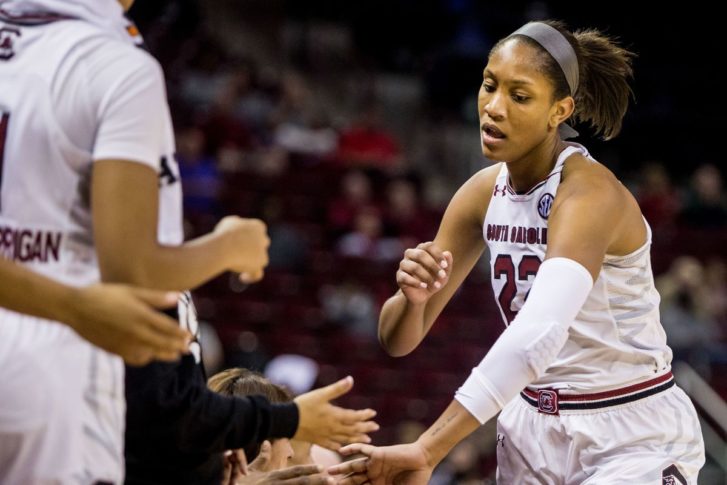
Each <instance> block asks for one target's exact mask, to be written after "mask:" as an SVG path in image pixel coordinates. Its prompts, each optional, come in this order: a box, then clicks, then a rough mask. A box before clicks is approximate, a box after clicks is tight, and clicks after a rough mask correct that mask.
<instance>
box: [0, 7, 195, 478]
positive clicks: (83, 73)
mask: <svg viewBox="0 0 727 485" xmlns="http://www.w3.org/2000/svg"><path fill="white" fill-rule="evenodd" d="M104 1H105V3H103V4H101V2H98V4H93V3H89V4H88V6H89V7H91V9H90V10H93V11H94V12H96V11H98V13H99V19H100V20H99V23H103V22H104V21H105V20H109V22H108V23H109V24H113V23H114V22H112V20H114V19H110V18H107V17H104V15H101V14H102V13H105V12H106V11H107V10H108V11H113V12H115V13H116V15H117V19H116V20H118V23H119V25H120V26H121V28H120V29H119V31H113V30H112V29H108V30H104V29H103V28H101V27H99V26H97V25H96V24H94V23H92V22H87V21H82V20H74V19H69V18H68V17H63V16H61V15H54V14H46V13H43V14H22V15H15V14H13V15H11V14H10V13H8V11H6V10H5V7H6V4H5V3H3V5H2V8H0V257H5V258H8V259H12V260H15V261H17V262H18V263H20V264H23V265H26V266H28V267H30V268H31V269H32V270H34V271H37V272H39V273H42V274H44V275H45V276H47V277H50V278H53V279H55V280H59V281H62V282H64V283H67V284H71V285H79V286H80V285H86V284H90V283H94V282H97V281H98V280H99V271H98V265H97V258H96V252H95V250H94V244H93V230H92V220H91V208H90V183H91V173H92V167H93V161H94V160H104V159H114V160H128V161H130V162H131V163H141V164H144V165H147V166H149V167H151V169H152V170H154V171H155V172H156V173H157V174H158V178H159V192H160V195H159V197H160V200H159V226H158V239H159V241H160V242H162V243H165V244H170V245H174V244H179V243H181V242H182V218H181V215H182V214H181V188H180V185H181V184H180V183H179V170H178V167H177V165H176V162H175V160H174V158H173V154H174V134H173V130H172V125H171V118H170V115H169V109H168V106H167V103H166V93H165V88H164V78H163V75H162V72H161V68H160V67H159V65H158V63H157V62H156V61H155V60H154V59H153V58H152V57H151V56H149V55H148V54H147V53H146V52H145V51H143V50H142V49H139V48H138V47H136V44H138V36H136V35H134V34H135V32H134V31H133V30H132V31H131V32H129V33H128V34H127V33H126V32H125V31H124V29H123V25H122V24H123V17H122V16H121V7H120V5H119V4H118V3H116V2H114V1H112V0H104ZM16 3H17V2H16ZM58 4H59V5H60V6H63V3H62V2H59V3H58ZM74 6H75V7H78V5H77V4H74ZM75 7H74V8H75ZM112 7H114V8H112ZM78 8H80V7H78ZM69 10H72V9H71V8H70V7H69ZM125 189H126V190H128V191H129V193H133V191H134V190H137V188H136V187H125ZM38 298H41V299H42V295H38ZM0 370H1V371H0V396H1V397H0V455H2V453H3V450H4V452H5V453H8V452H9V453H10V454H11V455H10V456H11V457H13V460H12V462H11V463H6V465H8V466H7V467H0V468H4V469H2V470H0V482H3V483H41V482H42V483H51V482H52V483H63V484H66V483H74V484H75V483H82V484H86V483H96V482H108V483H121V482H122V481H123V476H124V460H123V451H124V441H123V432H124V421H125V419H124V418H125V414H126V413H125V410H126V406H125V400H124V388H123V384H124V373H123V362H122V360H121V358H120V357H118V356H116V355H112V354H109V353H107V352H105V351H103V350H101V349H99V348H97V347H94V346H93V345H91V344H90V343H88V342H86V341H85V340H82V339H81V338H80V337H79V336H78V335H77V334H76V333H75V332H73V330H71V329H70V328H69V327H67V326H65V325H58V324H56V323H53V322H49V321H47V320H43V319H39V318H33V317H28V316H24V315H20V314H18V313H15V312H11V311H8V310H5V309H3V308H0ZM45 403H48V404H47V405H46V404H45ZM48 406H50V407H48ZM8 436H12V437H13V439H12V440H11V439H9V438H8ZM8 447H9V449H8ZM24 447H25V448H27V449H26V450H25V451H23V449H24ZM30 449H32V453H30V454H29V452H28V451H27V450H30Z"/></svg>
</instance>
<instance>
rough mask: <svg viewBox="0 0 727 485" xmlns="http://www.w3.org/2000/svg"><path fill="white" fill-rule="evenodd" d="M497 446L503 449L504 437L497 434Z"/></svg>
mask: <svg viewBox="0 0 727 485" xmlns="http://www.w3.org/2000/svg"><path fill="white" fill-rule="evenodd" d="M497 446H501V447H503V448H504V447H505V435H504V434H502V433H497Z"/></svg>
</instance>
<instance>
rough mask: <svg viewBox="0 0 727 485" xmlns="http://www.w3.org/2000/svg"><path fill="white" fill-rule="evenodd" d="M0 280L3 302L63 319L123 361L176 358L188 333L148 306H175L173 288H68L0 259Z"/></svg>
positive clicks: (0, 300) (15, 308)
mask: <svg viewBox="0 0 727 485" xmlns="http://www.w3.org/2000/svg"><path fill="white" fill-rule="evenodd" d="M0 279H2V281H3V282H5V284H3V285H0V305H2V306H3V307H5V308H7V309H9V310H13V311H17V312H21V313H25V314H28V315H33V316H36V317H41V318H46V319H48V320H56V321H59V322H63V323H65V324H67V325H68V326H70V327H71V328H73V329H74V330H75V331H76V332H77V333H78V334H79V335H81V336H82V337H83V338H85V339H86V340H88V341H89V342H91V343H93V344H95V345H97V346H99V347H101V348H102V349H104V350H106V351H109V352H112V353H114V354H117V355H120V356H121V357H123V358H124V360H125V361H126V363H128V364H131V365H142V364H146V363H148V362H149V361H151V360H152V359H160V360H167V361H170V360H176V359H178V358H179V356H180V355H181V353H183V352H185V351H186V349H187V339H188V338H190V335H189V334H188V332H186V331H185V330H182V329H181V328H180V327H179V325H178V324H177V322H175V321H174V320H172V319H171V318H169V317H167V316H165V315H163V314H161V313H159V312H156V311H155V310H154V309H155V308H168V307H170V306H173V305H176V303H177V295H176V294H174V293H172V294H171V295H169V294H167V293H165V292H159V291H152V290H143V289H135V288H130V287H126V286H122V285H92V286H89V287H85V288H71V287H68V286H66V285H63V284H61V283H58V282H55V281H53V280H50V279H48V278H45V277H44V276H41V275H39V274H37V273H34V272H32V271H30V270H28V269H26V268H24V267H22V266H20V265H18V264H15V263H13V262H10V261H7V260H5V259H2V258H0ZM39 296H42V297H39Z"/></svg>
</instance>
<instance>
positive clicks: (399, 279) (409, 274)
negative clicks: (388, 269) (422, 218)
mask: <svg viewBox="0 0 727 485" xmlns="http://www.w3.org/2000/svg"><path fill="white" fill-rule="evenodd" d="M453 263H454V261H453V259H452V253H450V252H449V251H442V250H441V249H440V248H439V247H438V246H437V245H436V244H434V243H433V242H431V241H430V242H425V243H421V244H419V245H418V246H417V247H416V248H410V249H407V250H406V251H404V259H402V260H401V262H400V263H399V270H398V271H397V272H396V283H397V284H398V285H399V288H401V291H402V292H403V293H404V296H406V298H407V300H409V301H410V302H412V303H425V302H427V301H428V300H429V298H431V297H432V295H433V294H435V293H436V292H438V291H439V290H441V289H442V288H443V287H444V285H446V284H447V281H449V275H450V274H452V265H453Z"/></svg>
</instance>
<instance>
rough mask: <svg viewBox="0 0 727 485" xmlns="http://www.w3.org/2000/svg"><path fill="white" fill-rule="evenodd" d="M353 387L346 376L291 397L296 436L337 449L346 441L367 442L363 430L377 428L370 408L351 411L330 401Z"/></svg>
mask: <svg viewBox="0 0 727 485" xmlns="http://www.w3.org/2000/svg"><path fill="white" fill-rule="evenodd" d="M352 387H353V378H352V377H350V376H349V377H346V378H345V379H341V380H340V381H338V382H335V383H333V384H331V385H330V386H326V387H322V388H320V389H316V390H314V391H310V392H307V393H305V394H301V395H300V396H298V397H296V398H295V403H296V404H297V405H298V413H299V416H300V417H299V420H298V430H297V431H296V433H295V436H293V438H295V439H296V440H301V441H308V442H309V443H315V444H317V445H319V446H323V447H324V448H328V449H329V450H333V451H338V450H339V448H341V446H342V445H344V444H348V443H360V442H363V443H370V442H371V438H369V436H368V434H367V433H370V432H372V431H376V430H378V429H379V425H378V424H376V423H375V422H373V421H370V419H372V418H373V417H374V416H376V411H374V410H373V409H362V410H360V411H354V410H351V409H344V408H340V407H338V406H334V405H333V404H331V401H332V400H333V399H336V398H337V397H341V396H343V395H344V394H346V393H347V392H348V391H350V390H351V388H352Z"/></svg>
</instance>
